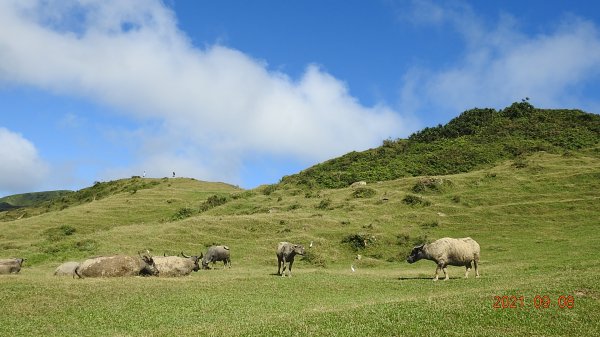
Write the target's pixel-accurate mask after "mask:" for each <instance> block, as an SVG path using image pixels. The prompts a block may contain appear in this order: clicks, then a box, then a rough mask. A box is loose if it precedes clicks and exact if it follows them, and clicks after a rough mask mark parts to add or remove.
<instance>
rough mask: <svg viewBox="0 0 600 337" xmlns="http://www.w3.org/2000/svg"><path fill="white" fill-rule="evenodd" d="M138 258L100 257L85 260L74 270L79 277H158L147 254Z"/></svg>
mask: <svg viewBox="0 0 600 337" xmlns="http://www.w3.org/2000/svg"><path fill="white" fill-rule="evenodd" d="M138 255H139V256H125V255H115V256H102V257H96V258H92V259H88V260H85V261H83V262H82V263H81V265H79V267H78V268H77V269H75V274H76V275H77V276H79V277H80V278H81V277H118V276H137V275H142V276H147V275H153V276H158V269H156V266H155V264H154V260H153V259H152V257H151V256H150V255H149V254H144V255H141V254H139V253H138Z"/></svg>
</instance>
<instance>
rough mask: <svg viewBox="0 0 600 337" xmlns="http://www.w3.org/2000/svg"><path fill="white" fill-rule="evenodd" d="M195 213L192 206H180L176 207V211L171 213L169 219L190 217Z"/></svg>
mask: <svg viewBox="0 0 600 337" xmlns="http://www.w3.org/2000/svg"><path fill="white" fill-rule="evenodd" d="M195 213H196V212H195V211H194V210H193V209H192V208H189V207H182V208H180V209H178V210H177V212H175V214H173V215H172V216H171V220H172V221H177V220H183V219H185V218H189V217H191V216H192V215H194V214H195Z"/></svg>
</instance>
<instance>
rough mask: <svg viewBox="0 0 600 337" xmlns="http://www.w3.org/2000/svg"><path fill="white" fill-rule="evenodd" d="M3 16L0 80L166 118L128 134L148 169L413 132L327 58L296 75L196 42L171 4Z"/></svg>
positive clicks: (368, 142) (327, 147) (230, 165)
mask: <svg viewBox="0 0 600 337" xmlns="http://www.w3.org/2000/svg"><path fill="white" fill-rule="evenodd" d="M0 22H2V23H3V27H4V28H3V29H2V30H0V81H4V82H8V83H16V84H19V85H27V86H35V87H39V88H42V89H45V90H49V91H51V92H55V93H59V94H65V95H77V96H83V97H87V98H90V99H92V100H95V101H98V102H100V103H102V104H108V105H110V106H113V107H116V108H117V109H118V110H119V111H122V113H123V114H125V116H126V117H129V118H134V119H136V120H140V121H148V120H150V121H158V125H159V126H158V127H155V128H154V129H153V130H136V131H135V135H134V134H133V133H132V134H131V135H129V136H130V137H134V136H135V137H137V141H138V142H140V144H141V145H140V148H141V150H140V152H139V153H138V156H139V160H140V163H139V167H140V169H141V167H148V166H152V167H153V168H154V169H155V170H157V171H158V170H161V171H165V170H166V171H168V170H169V169H171V168H173V166H174V165H173V163H174V162H175V163H177V164H178V167H183V168H185V171H187V172H185V174H187V175H189V176H195V177H200V178H202V179H207V180H210V179H214V180H226V181H236V180H237V179H236V175H237V173H236V172H239V170H240V169H241V166H243V163H244V159H245V158H246V156H247V154H248V153H252V154H253V155H268V156H281V157H293V158H297V159H298V160H301V161H304V162H307V163H312V162H317V161H321V160H324V159H328V158H330V157H333V156H337V155H341V154H343V153H346V152H348V151H351V150H359V149H366V148H368V147H372V146H377V145H379V144H380V143H381V141H382V140H383V139H385V138H388V137H396V136H398V135H401V134H405V133H406V132H407V130H408V128H407V126H406V123H405V121H403V120H402V118H401V117H400V115H399V114H398V113H397V112H395V111H393V110H392V109H391V108H389V107H387V106H384V105H376V106H372V107H366V106H363V105H362V104H361V103H360V102H358V101H357V100H356V99H355V98H354V97H352V96H351V95H350V93H349V92H348V88H347V86H346V84H345V83H344V82H342V81H340V80H338V79H336V78H334V77H333V76H331V75H329V74H328V73H326V72H325V71H323V70H322V69H321V68H320V67H318V66H316V65H309V66H308V67H307V68H306V71H305V73H304V74H303V76H301V78H299V79H292V78H289V77H288V76H287V75H286V74H284V73H281V72H278V71H272V70H270V69H269V67H268V65H267V64H266V63H265V62H264V61H261V60H256V59H253V58H252V57H250V56H248V55H246V54H244V53H242V52H240V51H238V50H235V49H232V48H228V47H225V46H221V45H212V46H206V47H205V48H198V47H196V46H193V45H192V44H191V43H190V42H189V40H188V38H187V37H186V35H185V34H184V33H183V32H181V31H179V30H178V28H177V22H176V17H175V15H174V13H173V12H172V11H171V10H170V9H169V8H168V7H166V6H164V5H163V4H162V2H160V1H141V0H140V1H116V0H108V1H104V0H102V1H92V0H89V1H34V0H30V1H25V2H23V1H2V2H0Z"/></svg>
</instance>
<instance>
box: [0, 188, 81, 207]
mask: <svg viewBox="0 0 600 337" xmlns="http://www.w3.org/2000/svg"><path fill="white" fill-rule="evenodd" d="M69 193H72V192H71V191H66V190H63V191H47V192H34V193H23V194H15V195H10V196H7V197H3V198H0V212H2V211H7V210H11V209H15V208H20V207H33V206H37V205H40V204H42V203H44V202H46V201H50V200H52V199H56V198H60V197H62V196H65V195H68V194H69Z"/></svg>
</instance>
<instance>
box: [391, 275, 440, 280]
mask: <svg viewBox="0 0 600 337" xmlns="http://www.w3.org/2000/svg"><path fill="white" fill-rule="evenodd" d="M398 280H400V281H411V280H429V281H431V280H433V277H423V276H415V277H398Z"/></svg>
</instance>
